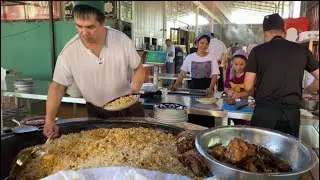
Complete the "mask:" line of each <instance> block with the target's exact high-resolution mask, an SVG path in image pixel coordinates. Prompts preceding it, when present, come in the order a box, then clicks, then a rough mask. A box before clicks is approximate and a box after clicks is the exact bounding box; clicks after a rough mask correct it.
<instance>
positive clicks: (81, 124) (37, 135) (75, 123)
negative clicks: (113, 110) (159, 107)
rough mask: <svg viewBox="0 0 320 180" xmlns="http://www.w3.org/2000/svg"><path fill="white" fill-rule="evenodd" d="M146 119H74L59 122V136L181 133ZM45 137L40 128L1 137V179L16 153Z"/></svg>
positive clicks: (7, 173) (179, 130)
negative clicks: (110, 131)
mask: <svg viewBox="0 0 320 180" xmlns="http://www.w3.org/2000/svg"><path fill="white" fill-rule="evenodd" d="M146 120H148V119H147V118H117V119H108V120H103V119H97V118H76V119H65V120H59V128H60V132H59V133H60V134H69V133H77V132H80V131H83V130H91V129H97V128H132V127H145V128H152V129H155V130H159V131H162V132H165V133H170V134H174V135H177V134H179V133H180V132H182V131H183V129H182V128H178V127H174V126H170V125H163V124H158V123H155V122H149V121H146ZM46 139H47V138H46V137H45V136H44V135H42V128H40V129H39V130H37V131H34V132H28V133H22V134H14V133H13V132H10V133H7V134H3V135H1V179H6V178H7V177H8V176H9V173H10V170H11V169H10V168H11V164H12V161H13V159H14V158H15V157H16V155H18V153H19V152H20V151H21V150H22V149H24V148H27V147H30V146H34V145H37V144H43V143H45V141H46Z"/></svg>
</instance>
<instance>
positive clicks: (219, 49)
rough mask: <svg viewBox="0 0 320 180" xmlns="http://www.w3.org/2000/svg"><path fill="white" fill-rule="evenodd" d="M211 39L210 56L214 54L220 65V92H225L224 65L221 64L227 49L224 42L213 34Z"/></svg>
mask: <svg viewBox="0 0 320 180" xmlns="http://www.w3.org/2000/svg"><path fill="white" fill-rule="evenodd" d="M211 37H212V38H211V40H210V43H209V48H208V51H209V54H212V55H213V56H214V58H215V59H216V60H217V61H218V63H219V70H220V78H219V79H218V91H223V90H224V86H223V84H224V82H223V64H222V63H221V61H222V57H223V54H224V53H226V52H227V47H226V45H225V44H224V43H223V42H222V41H220V40H219V39H217V38H215V37H214V34H213V33H211Z"/></svg>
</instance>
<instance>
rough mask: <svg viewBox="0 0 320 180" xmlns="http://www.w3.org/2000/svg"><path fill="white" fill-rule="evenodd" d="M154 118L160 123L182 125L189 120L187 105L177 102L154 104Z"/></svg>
mask: <svg viewBox="0 0 320 180" xmlns="http://www.w3.org/2000/svg"><path fill="white" fill-rule="evenodd" d="M154 118H155V119H156V120H157V122H159V123H163V124H169V125H173V126H179V127H181V126H183V124H184V122H186V121H187V120H188V114H187V107H186V106H183V105H181V104H175V103H161V104H158V105H155V106H154Z"/></svg>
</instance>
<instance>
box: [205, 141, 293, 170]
mask: <svg viewBox="0 0 320 180" xmlns="http://www.w3.org/2000/svg"><path fill="white" fill-rule="evenodd" d="M208 153H209V154H210V155H211V156H212V157H214V158H216V159H218V160H219V161H222V162H225V163H230V164H232V165H234V166H235V167H237V168H240V169H244V170H247V171H250V172H264V173H276V172H289V171H292V169H291V166H290V165H289V164H288V163H286V162H284V161H282V160H280V159H279V158H277V157H275V156H274V155H273V154H272V153H271V152H270V151H269V150H268V149H267V148H264V147H261V146H257V145H255V144H250V143H248V142H246V141H244V140H241V139H238V138H234V139H232V140H231V141H230V143H229V144H228V146H227V148H224V147H223V146H216V147H213V148H209V150H208Z"/></svg>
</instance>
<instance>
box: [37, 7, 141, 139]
mask: <svg viewBox="0 0 320 180" xmlns="http://www.w3.org/2000/svg"><path fill="white" fill-rule="evenodd" d="M73 15H74V21H75V25H76V29H77V31H78V33H77V34H76V35H75V36H74V37H73V38H72V39H71V40H70V41H69V42H68V43H67V44H66V45H65V47H64V49H63V50H62V51H61V53H60V55H59V56H58V59H57V62H56V66H55V69H54V74H53V80H52V83H51V84H50V87H49V90H48V98H47V102H46V118H45V126H44V129H43V134H44V135H45V136H47V137H48V136H50V135H51V134H52V133H53V134H54V135H53V137H54V138H55V137H57V136H58V132H59V127H58V126H57V125H56V123H55V117H56V115H57V111H58V108H59V106H60V103H61V99H62V97H63V96H64V93H65V88H66V87H68V86H71V84H72V83H73V82H76V83H77V85H78V88H79V90H80V92H81V94H82V95H83V98H84V99H85V101H86V102H87V110H88V115H89V116H90V117H98V118H109V117H119V116H144V109H143V106H142V105H141V104H140V103H136V104H135V105H133V106H131V107H129V108H127V109H124V110H122V111H117V112H109V111H106V110H105V109H103V108H102V106H103V105H104V104H105V103H107V102H110V101H112V100H113V99H116V98H118V97H120V96H124V95H127V94H132V93H138V92H139V90H140V88H141V86H142V84H143V82H144V74H145V73H144V68H143V66H142V64H141V62H140V56H139V55H138V53H137V51H136V49H135V46H134V43H133V42H132V41H131V39H130V38H129V37H128V36H126V35H125V34H124V33H122V32H120V31H117V30H115V29H112V28H109V27H105V26H104V25H105V24H106V20H105V15H104V1H76V3H75V7H74V10H73Z"/></svg>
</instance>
